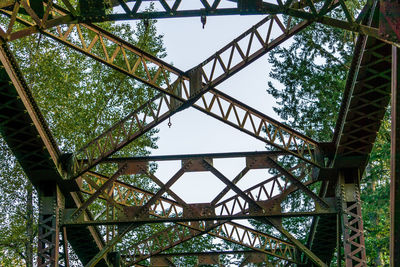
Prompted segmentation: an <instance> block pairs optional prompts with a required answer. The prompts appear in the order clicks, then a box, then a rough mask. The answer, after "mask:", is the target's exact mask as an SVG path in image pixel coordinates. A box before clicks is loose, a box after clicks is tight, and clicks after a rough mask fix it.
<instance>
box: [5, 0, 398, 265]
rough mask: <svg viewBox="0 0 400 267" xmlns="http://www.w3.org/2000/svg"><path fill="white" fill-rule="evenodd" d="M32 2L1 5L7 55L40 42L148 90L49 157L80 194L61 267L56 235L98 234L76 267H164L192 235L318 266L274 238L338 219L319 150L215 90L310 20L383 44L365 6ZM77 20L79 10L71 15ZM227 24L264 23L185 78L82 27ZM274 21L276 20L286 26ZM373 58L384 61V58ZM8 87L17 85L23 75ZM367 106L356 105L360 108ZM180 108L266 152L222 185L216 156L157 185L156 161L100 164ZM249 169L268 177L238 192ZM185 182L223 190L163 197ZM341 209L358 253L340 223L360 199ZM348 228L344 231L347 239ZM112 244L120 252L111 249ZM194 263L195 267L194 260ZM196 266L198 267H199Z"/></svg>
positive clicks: (187, 163) (266, 257)
mask: <svg viewBox="0 0 400 267" xmlns="http://www.w3.org/2000/svg"><path fill="white" fill-rule="evenodd" d="M33 2H34V1H26V0H21V1H13V0H7V1H2V2H1V3H0V12H1V14H2V15H3V16H4V17H3V18H2V19H3V20H2V24H1V25H0V39H1V41H2V43H3V47H7V44H6V43H7V42H11V41H13V40H16V39H19V38H23V37H25V36H29V35H31V34H35V33H38V32H40V33H41V34H43V35H45V36H46V37H48V38H50V39H52V40H55V41H57V42H59V43H61V44H63V45H65V46H67V47H69V48H72V49H73V50H75V51H77V52H80V53H82V54H84V55H86V56H88V57H90V58H92V59H94V60H96V61H97V62H100V63H101V64H104V65H106V66H108V67H110V68H112V69H114V70H116V71H118V72H120V73H122V74H124V75H126V76H127V77H130V78H133V79H135V80H137V81H139V82H141V83H142V84H144V85H146V86H147V87H148V89H149V90H153V89H154V90H157V92H158V93H157V94H156V95H155V96H154V97H153V98H152V99H150V100H149V101H148V102H146V103H142V105H141V106H140V107H139V108H138V109H136V110H133V111H132V112H131V113H130V114H129V115H128V116H126V117H125V118H123V119H122V120H121V121H119V122H117V123H116V124H114V125H113V126H112V127H110V128H109V129H108V130H106V131H104V132H103V133H102V134H101V135H99V136H98V137H97V138H95V139H94V140H92V141H91V142H89V143H88V144H87V145H86V146H84V147H83V148H81V149H79V150H77V151H76V152H75V153H73V156H72V157H71V158H70V162H67V163H66V164H64V165H60V164H59V163H60V161H59V159H58V158H57V157H58V155H55V156H54V157H53V160H54V161H55V163H56V166H57V167H58V168H59V169H60V173H62V175H63V176H64V179H70V180H69V181H72V182H76V184H77V186H78V188H79V190H80V191H81V193H82V194H83V196H84V197H80V196H81V195H80V194H79V195H74V196H75V198H76V199H74V200H75V202H76V203H78V204H77V206H78V207H77V208H68V209H65V211H64V212H63V214H62V218H61V224H62V225H63V226H64V227H66V228H63V242H64V244H63V246H64V258H65V262H66V263H67V262H68V253H67V244H66V240H67V236H66V229H83V228H85V227H87V226H90V227H92V226H100V227H99V231H100V232H99V233H101V234H102V236H103V237H104V239H105V244H102V242H99V241H97V243H98V249H99V252H98V254H97V255H96V256H95V257H94V258H92V259H91V260H90V261H89V262H88V263H87V264H88V265H89V266H92V265H94V264H96V263H98V262H99V261H101V260H102V259H106V257H107V253H108V252H110V251H112V250H113V249H114V248H115V247H116V246H118V248H120V249H121V252H122V253H123V257H122V260H123V261H124V262H125V263H126V264H127V265H135V264H138V263H140V262H142V263H143V262H144V261H145V260H147V259H148V258H152V260H153V259H154V261H156V260H157V259H158V260H159V261H163V262H170V263H171V261H173V260H174V259H173V257H175V256H168V255H167V254H166V255H167V256H163V255H159V256H157V257H158V258H157V257H154V256H156V255H158V254H160V253H164V252H165V251H167V252H168V251H169V250H170V249H172V248H174V247H177V246H179V245H180V244H182V243H184V242H185V241H188V240H191V239H196V238H198V237H200V236H202V235H206V236H208V237H209V238H211V240H214V239H215V240H217V239H218V240H225V241H228V242H230V243H234V244H237V245H240V246H241V247H242V248H246V249H251V250H252V251H255V253H259V254H257V255H260V254H261V255H263V256H262V260H261V261H265V262H269V264H270V265H271V266H289V265H292V264H296V263H300V262H303V263H304V262H305V260H304V258H302V257H301V256H300V255H301V253H303V255H306V256H307V258H308V263H309V262H310V261H312V262H313V263H314V264H316V265H318V266H324V264H326V263H324V262H322V261H321V260H320V259H318V257H317V256H316V255H315V254H314V253H313V252H312V251H311V250H310V249H309V248H307V247H306V246H305V245H303V244H302V243H301V242H300V241H298V240H297V239H296V236H293V235H292V234H290V233H289V232H288V231H286V230H285V227H284V226H285V223H284V219H282V218H286V217H293V216H296V217H309V218H311V217H310V216H314V217H315V216H327V215H330V216H332V214H336V213H337V208H336V206H335V201H334V199H333V198H327V197H325V198H324V197H323V196H324V193H319V194H317V193H316V192H318V191H319V192H323V191H324V188H326V185H327V183H330V182H331V179H332V176H333V177H335V172H329V169H328V168H325V163H324V159H323V155H322V154H321V151H322V150H323V149H322V148H323V147H322V146H321V144H320V143H319V142H317V141H315V140H313V139H311V138H309V137H307V136H304V135H303V134H301V133H299V132H297V131H295V130H293V129H291V128H290V127H287V126H286V125H284V124H282V123H280V122H277V121H276V120H274V119H272V118H270V117H269V116H267V115H265V114H262V113H261V112H259V111H257V110H254V109H253V108H251V107H249V106H247V105H246V104H244V103H242V102H240V101H238V100H236V99H234V98H232V97H231V96H229V95H227V94H225V93H222V92H221V91H219V90H218V89H217V88H216V86H218V85H219V84H220V83H222V82H224V81H225V80H226V79H228V78H229V77H231V76H232V75H233V74H235V73H237V72H238V71H240V70H241V69H243V68H245V67H246V66H248V65H249V64H251V63H252V62H254V61H255V60H257V59H258V58H260V57H261V56H263V55H265V54H266V53H268V52H269V51H270V50H271V49H273V48H274V47H276V46H278V45H280V44H282V43H283V42H285V41H286V40H288V39H290V38H291V37H292V36H293V35H295V34H296V33H298V32H299V31H301V30H303V29H305V28H306V27H307V26H309V25H310V24H312V23H314V22H315V21H318V22H320V23H323V24H327V25H332V26H336V27H339V28H342V29H347V30H351V31H355V32H359V33H363V34H368V35H369V36H373V37H375V38H377V39H379V40H381V41H383V42H385V43H386V44H387V43H389V44H391V41H389V40H385V39H384V38H385V37H383V36H381V35H379V34H378V29H376V28H374V27H369V26H365V25H361V24H360V23H361V21H362V20H363V19H364V18H365V16H366V14H367V12H364V11H365V10H368V9H369V8H370V7H371V6H372V2H371V1H369V2H368V4H367V6H366V8H365V10H363V11H362V12H361V13H360V14H352V13H351V12H349V10H348V8H347V2H346V1H344V0H325V1H314V2H313V1H293V0H287V1H280V0H278V1H276V2H275V1H268V2H267V1H258V0H255V1H240V0H238V1H222V0H220V1H218V0H215V1H205V0H204V1H203V0H200V1H194V2H196V6H195V7H194V6H193V5H192V6H191V7H190V8H188V7H187V6H185V5H186V4H187V2H185V1H179V0H175V1H164V0H160V1H151V2H153V3H154V7H153V8H154V9H148V8H149V2H148V1H140V0H139V1H124V0H115V1H114V0H110V1H106V2H101V1H69V0H60V1H36V2H35V3H33ZM192 4H193V3H192ZM78 10H83V11H82V12H81V13H79V12H78ZM232 14H266V16H265V18H264V19H262V20H261V21H260V22H259V23H257V24H256V25H254V26H253V27H251V28H250V29H249V30H247V31H246V32H244V33H242V34H241V35H239V36H238V37H237V38H235V39H234V40H233V41H232V42H230V43H228V44H227V45H226V46H224V47H223V48H222V49H220V50H218V51H217V52H216V53H215V54H214V55H212V56H210V57H209V58H207V59H206V60H204V61H203V62H201V63H200V64H198V65H196V66H194V67H193V68H191V69H189V70H187V71H182V70H180V69H178V68H176V67H174V66H172V65H170V64H168V63H166V62H164V61H162V60H160V59H158V58H156V57H154V56H152V55H150V54H148V53H146V52H144V51H142V50H140V49H139V48H137V47H135V46H134V45H132V44H130V43H128V42H126V41H124V40H122V39H121V38H119V37H118V36H115V35H113V34H111V33H109V32H107V31H105V30H104V29H102V28H100V27H98V26H96V25H94V24H92V23H93V22H100V21H108V20H118V19H137V18H142V19H149V18H157V17H158V18H163V17H182V16H200V17H201V20H202V22H203V23H205V21H206V16H210V15H232ZM280 14H284V15H286V17H285V19H283V17H282V15H280ZM356 16H357V19H356V18H355V17H356ZM338 18H341V19H338ZM1 52H2V53H1V56H2V57H1V60H2V62H3V64H4V62H5V59H4V58H6V57H7V56H8V57H10V55H5V53H3V50H2V51H1ZM383 58H384V59H385V60H386V59H387V56H385V55H384V56H383ZM386 61H387V60H386ZM4 65H5V64H4ZM8 67H9V68H11V69H13V70H14V72H16V71H15V70H18V66H17V65H16V64H13V65H12V66H8ZM16 73H17V72H16ZM18 74H19V72H18ZM9 75H10V74H9ZM16 76H18V75H16ZM385 78H387V77H385ZM17 79H20V80H23V77H22V74H19V77H18V78H17ZM387 80H388V79H387ZM14 83H15V81H14ZM371 90H372V89H371ZM23 97H24V96H23ZM368 103H369V102H368ZM368 103H366V102H365V105H367V104H368ZM189 107H193V108H195V109H197V110H199V111H201V112H203V113H205V114H207V115H209V116H211V117H214V118H216V119H218V120H220V121H222V122H224V123H225V124H227V125H230V126H231V127H232V128H235V129H238V130H240V131H242V132H244V133H247V134H248V135H250V136H253V137H255V138H257V139H259V140H262V141H264V142H265V143H266V144H268V148H269V150H270V151H269V152H263V153H239V154H236V156H235V157H238V158H242V159H243V162H244V165H243V166H242V167H243V168H242V169H241V170H240V171H239V172H238V173H237V174H236V175H235V176H233V177H227V176H225V175H224V174H223V173H222V172H221V171H220V170H218V168H217V167H215V166H214V159H215V158H229V157H230V156H229V155H224V156H222V155H216V154H208V155H195V156H175V157H174V160H178V161H179V162H180V165H181V167H180V168H179V169H178V170H176V173H175V174H174V175H172V177H171V178H170V179H169V180H167V181H166V182H163V181H162V180H161V179H160V178H158V177H157V176H156V175H155V173H154V172H153V170H152V169H151V168H149V165H150V164H152V163H153V162H157V161H158V160H157V159H150V158H141V159H138V158H136V159H135V158H131V159H129V158H125V159H115V158H114V159H111V158H110V156H112V155H113V154H114V153H116V152H117V151H119V150H120V149H122V148H123V147H125V146H127V145H129V143H131V142H132V141H134V140H136V139H137V138H139V137H140V136H141V135H143V134H145V133H146V132H148V131H149V130H151V129H153V128H154V127H156V126H157V125H159V124H160V123H161V122H163V121H164V120H166V119H167V118H169V117H170V116H171V115H173V114H175V113H176V112H179V111H182V110H184V109H186V108H189ZM42 124H44V122H42ZM42 138H46V137H42ZM45 143H46V144H48V143H49V142H45ZM47 149H49V147H47ZM161 160H167V158H164V159H161ZM105 163H107V164H108V165H110V164H111V166H112V167H111V168H113V169H114V173H113V174H111V175H110V173H108V174H107V175H106V174H104V173H103V174H102V172H101V171H99V170H101V169H102V167H103V166H104V164H105ZM99 164H100V165H99ZM95 167H96V168H95ZM109 169H110V168H109ZM254 170H264V175H265V174H268V175H267V177H266V178H265V179H264V177H263V179H262V181H261V182H259V183H258V184H255V185H252V186H249V187H246V188H242V187H240V186H239V184H240V183H239V182H240V181H242V180H245V179H246V177H247V175H248V174H249V172H252V171H254ZM193 172H204V173H208V174H209V175H212V176H213V177H214V178H216V179H218V180H219V181H220V182H222V184H224V188H223V189H222V190H221V191H220V193H219V194H218V195H216V196H215V197H214V198H213V199H210V200H208V201H207V202H206V203H197V204H189V203H188V202H187V201H185V200H184V199H183V198H182V197H181V196H179V194H177V193H176V192H174V191H173V190H172V189H171V187H172V186H173V185H174V184H175V183H176V182H177V181H179V179H180V178H182V177H183V176H184V175H189V174H190V173H193ZM133 177H141V178H142V179H147V180H148V181H151V182H152V185H153V187H152V188H150V189H148V188H147V189H144V188H141V186H140V185H139V184H133V183H132V181H134V180H135V179H133ZM321 185H322V186H321ZM288 196H292V199H296V198H297V200H298V201H299V203H300V204H301V205H290V203H291V202H290V201H288ZM346 205H347V203H346V204H345V205H344V204H343V203H342V206H341V207H340V209H341V212H342V213H343V214H345V215H346V216H347V217H346V216H344V217H343V220H344V232H345V238H346V240H347V241H348V242H352V237H351V235H352V234H353V233H357V236H356V237H355V239H357V242H358V243H360V245H361V246H362V244H361V243H363V235H362V220H360V221H357V222H356V224H355V226H354V223H353V221H352V220H349V218H350V217H351V216H353V217H357V216H359V215H358V214H359V213H360V210H359V207H360V206H359V200H357V201H356V204H354V205H355V206H349V207H347V206H346ZM354 210H357V212H356V213H355V212H354ZM92 214H93V216H92ZM346 218H347V219H346ZM357 218H358V217H357ZM244 219H252V220H257V221H259V222H261V223H265V224H267V225H269V228H268V229H270V231H269V232H268V233H266V232H260V231H257V230H255V229H254V228H253V227H252V226H249V225H248V224H242V223H238V221H239V220H244ZM310 221H311V220H307V219H306V220H305V222H306V223H305V226H304V229H306V228H307V229H308V228H309V226H310V225H309V224H310V223H309V222H310ZM240 222H241V221H240ZM150 223H152V224H153V225H160V226H161V227H160V228H159V230H158V231H153V232H152V234H151V235H147V236H145V237H144V236H140V235H139V233H140V232H141V231H142V230H141V229H148V228H146V227H148V226H147V225H146V224H150ZM360 225H361V226H360ZM354 227H355V228H354ZM42 228H43V227H42ZM56 228H57V227H56ZM350 228H351V231H349V230H348V229H350ZM353 228H354V229H353ZM43 229H45V228H43ZM43 229H42V230H43ZM91 229H92V228H91ZM360 229H361V230H360ZM57 231H59V229H57ZM91 231H92V230H91ZM143 231H144V232H145V230H143ZM306 231H307V230H306ZM132 237H135V238H132ZM129 238H130V239H129ZM121 240H123V241H124V242H123V244H124V246H121V245H118V243H119V242H121ZM132 240H135V241H134V242H132ZM360 240H361V241H360ZM128 241H130V242H128ZM347 241H346V242H347ZM57 242H58V241H57V240H56V241H54V242H53V243H57ZM57 244H58V243H57ZM50 246H52V244H49V247H50ZM345 246H346V244H345ZM193 253H195V252H193ZM195 254H196V253H195ZM210 255H211V254H210ZM352 255H353V254H352ZM360 255H361V254H360V252H359V250H357V251H355V252H354V255H353V256H354V257H355V258H353V262H356V261H357V259H358V258H357V257H359V258H362V257H364V258H365V255H361V256H360ZM198 257H199V258H198V262H199V264H200V262H201V261H202V260H200V256H198ZM210 257H211V256H210ZM55 258H57V257H56V256H55ZM51 260H54V259H51ZM206 261H207V260H204V259H203V262H206ZM213 261H214V262H217V261H218V260H216V258H209V259H208V262H213ZM257 261H258V262H260V260H259V258H258V259H257V257H255V256H254V255H251V256H248V257H245V256H244V257H243V262H242V264H243V265H244V264H247V263H251V262H253V263H257ZM362 261H363V259H361V262H362ZM150 264H151V263H150Z"/></svg>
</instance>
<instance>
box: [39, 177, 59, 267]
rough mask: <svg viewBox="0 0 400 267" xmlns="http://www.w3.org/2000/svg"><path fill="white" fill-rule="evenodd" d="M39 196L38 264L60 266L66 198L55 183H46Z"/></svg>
mask: <svg viewBox="0 0 400 267" xmlns="http://www.w3.org/2000/svg"><path fill="white" fill-rule="evenodd" d="M43 184H44V185H43V186H41V188H40V189H39V190H38V194H39V225H38V227H39V229H38V264H37V266H39V267H41V266H51V267H53V266H58V259H59V237H60V227H59V222H60V216H61V212H62V210H63V207H64V198H63V196H62V194H61V192H60V190H59V189H58V187H57V185H56V184H55V183H50V182H44V183H43Z"/></svg>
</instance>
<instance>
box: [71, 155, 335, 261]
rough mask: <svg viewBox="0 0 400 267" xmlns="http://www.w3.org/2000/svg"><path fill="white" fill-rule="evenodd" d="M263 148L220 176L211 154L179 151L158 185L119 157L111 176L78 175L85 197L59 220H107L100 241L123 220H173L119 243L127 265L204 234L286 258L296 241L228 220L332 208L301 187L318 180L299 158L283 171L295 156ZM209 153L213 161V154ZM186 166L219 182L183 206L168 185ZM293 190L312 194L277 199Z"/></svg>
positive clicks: (144, 169) (139, 165)
mask: <svg viewBox="0 0 400 267" xmlns="http://www.w3.org/2000/svg"><path fill="white" fill-rule="evenodd" d="M266 153H269V154H265V153H264V154H263V155H248V156H246V155H242V160H243V162H244V164H243V165H244V166H243V168H242V169H241V170H240V171H239V172H238V174H237V175H235V176H234V177H232V178H227V177H224V175H223V174H222V173H221V172H220V171H218V170H217V169H216V168H215V167H214V166H213V156H212V155H207V156H203V157H201V156H200V157H195V158H191V159H188V158H187V157H188V156H186V158H184V159H182V160H181V166H182V167H181V168H180V169H178V170H177V172H176V174H175V175H173V176H172V178H171V179H169V180H168V181H167V182H166V183H163V182H162V181H161V179H160V178H158V177H157V176H156V175H155V174H153V173H152V172H151V171H149V167H148V166H149V162H148V161H146V160H144V159H135V160H132V161H129V162H120V163H119V166H120V167H119V169H118V171H117V172H116V173H115V174H114V175H112V176H111V177H107V176H104V175H101V174H99V173H96V172H92V171H89V172H87V173H86V174H85V175H83V176H82V177H81V178H80V183H79V184H80V188H81V191H82V192H83V193H85V194H87V195H88V197H87V198H86V201H85V202H84V203H83V204H82V205H81V207H79V208H78V209H76V210H70V211H68V212H67V213H68V214H69V215H68V216H66V220H65V221H64V223H65V224H66V225H70V226H72V225H75V226H76V225H107V226H106V227H105V228H104V229H103V230H104V231H105V232H104V234H105V235H106V239H107V240H111V239H112V238H114V237H115V235H116V232H115V231H116V229H120V228H121V227H122V229H123V228H124V225H126V224H134V223H141V224H143V223H162V222H168V224H167V225H170V222H174V223H176V224H174V225H171V226H165V227H167V228H166V229H164V230H162V231H160V232H157V233H154V234H153V235H152V236H151V237H147V238H144V239H143V240H142V241H140V242H137V243H135V242H134V244H131V245H129V246H128V248H125V249H126V252H124V253H123V254H124V255H125V258H126V260H127V264H128V263H129V264H136V263H138V262H141V261H143V260H145V259H147V258H149V257H151V256H153V255H157V254H159V253H161V252H163V251H166V250H168V249H171V248H173V247H175V246H177V245H179V244H181V243H183V242H185V241H187V240H190V239H193V238H195V237H197V236H200V235H203V234H205V233H207V234H208V235H209V236H211V237H213V238H219V239H223V240H226V241H229V242H231V243H235V244H238V245H241V246H244V247H247V248H250V249H253V250H256V251H259V252H262V253H265V254H266V255H269V256H271V257H269V258H270V260H271V261H275V260H278V259H281V260H284V261H285V262H287V263H289V262H296V259H295V254H294V252H295V248H296V246H295V245H294V244H292V243H291V242H289V241H285V240H282V239H280V238H279V237H274V236H271V235H268V234H265V233H262V232H258V231H256V230H254V229H252V228H249V227H247V226H245V225H242V224H239V223H234V222H231V220H234V219H250V218H253V219H254V218H263V219H265V218H266V217H271V218H274V217H282V216H287V217H291V216H310V215H311V216H313V215H316V214H319V215H321V216H323V215H324V214H326V215H328V214H335V212H336V211H335V206H334V205H333V204H332V203H330V204H328V203H327V202H326V200H324V199H321V198H319V197H318V196H317V195H316V194H315V193H314V192H313V191H312V190H310V189H309V188H308V187H307V186H310V185H312V184H314V187H315V189H317V188H319V187H318V185H319V184H320V181H319V180H318V179H315V178H313V176H312V172H311V168H310V165H309V164H304V163H299V164H297V165H295V166H293V167H292V168H289V170H288V171H286V170H285V169H284V168H281V167H280V164H279V163H278V162H277V161H285V159H286V161H289V160H288V159H287V158H288V157H290V158H291V161H292V162H295V160H294V159H295V158H294V157H293V156H277V153H271V152H266ZM274 154H275V155H274ZM278 155H279V153H278ZM215 157H218V158H219V159H221V158H220V157H221V156H219V155H216V156H215ZM110 161H113V159H110ZM115 161H119V160H114V162H115ZM263 169H264V170H265V174H267V177H268V178H267V179H265V180H264V181H262V182H260V183H258V184H256V185H254V186H251V187H249V188H247V189H244V190H242V189H239V187H237V186H235V184H237V183H238V182H239V181H241V180H246V179H249V178H247V176H246V174H248V173H249V172H251V170H263ZM268 170H273V171H272V174H269V175H268ZM192 172H211V174H213V175H214V176H216V178H217V179H220V180H221V181H223V182H224V183H226V186H225V188H224V189H223V190H221V192H220V193H218V195H216V196H215V197H214V199H212V200H211V199H210V200H209V202H208V203H199V204H188V203H187V202H186V201H185V200H184V199H182V198H181V197H180V196H179V195H178V194H177V193H176V192H174V191H172V190H171V187H172V185H173V184H174V183H176V182H178V180H179V178H181V177H182V176H183V175H184V174H185V173H188V174H190V173H192ZM134 174H135V175H139V174H140V175H145V176H147V177H148V178H149V179H151V181H152V182H154V184H157V185H158V188H159V189H157V190H155V191H154V192H155V193H153V192H151V191H147V190H143V189H140V188H138V187H135V186H132V185H130V184H128V183H125V182H123V180H126V179H129V178H128V176H127V175H134ZM314 177H315V176H314ZM117 179H119V180H117ZM295 192H297V193H299V194H298V197H299V198H301V199H303V200H304V199H312V201H311V203H310V204H309V205H308V206H307V207H304V206H303V207H301V208H298V207H297V208H296V207H294V208H293V207H292V208H291V207H290V205H287V203H285V200H286V199H287V197H288V196H289V195H290V194H292V193H295ZM94 196H95V197H94ZM86 209H89V210H90V211H91V212H92V213H93V214H94V218H95V219H94V220H88V219H87V218H85V217H84V216H81V213H82V212H83V211H84V210H86ZM114 225H116V226H117V228H115V226H114ZM120 231H121V230H120ZM138 231H140V230H138ZM131 240H132V239H131ZM134 240H137V238H136V239H134ZM124 243H128V244H129V243H132V241H130V242H127V241H125V242H124Z"/></svg>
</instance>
